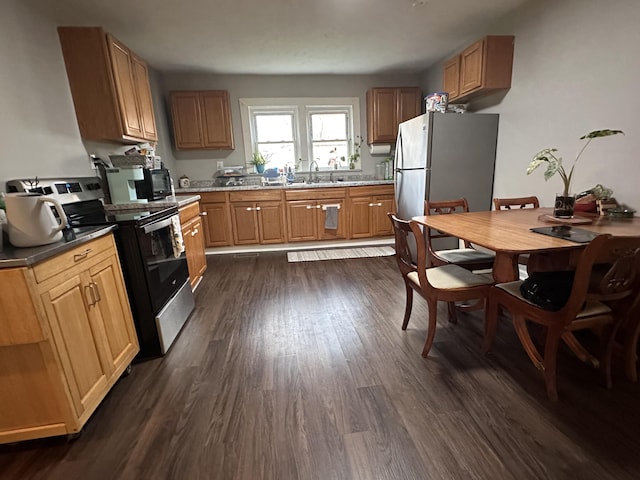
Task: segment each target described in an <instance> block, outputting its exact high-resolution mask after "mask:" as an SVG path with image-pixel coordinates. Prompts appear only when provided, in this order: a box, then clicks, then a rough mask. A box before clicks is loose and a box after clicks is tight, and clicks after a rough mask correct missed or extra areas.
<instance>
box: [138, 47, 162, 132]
mask: <svg viewBox="0 0 640 480" xmlns="http://www.w3.org/2000/svg"><path fill="white" fill-rule="evenodd" d="M131 62H132V63H131V65H132V69H133V81H134V83H135V90H136V94H137V96H138V102H139V107H140V122H141V125H142V137H143V138H144V139H145V140H150V141H156V140H157V139H158V134H157V131H156V119H155V117H154V116H153V100H152V99H151V86H150V85H149V71H148V70H147V64H146V63H144V61H143V60H142V59H141V58H139V57H137V56H136V55H134V54H133V53H131Z"/></svg>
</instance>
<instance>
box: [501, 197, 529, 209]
mask: <svg viewBox="0 0 640 480" xmlns="http://www.w3.org/2000/svg"><path fill="white" fill-rule="evenodd" d="M493 205H494V206H495V207H496V210H511V209H512V208H540V202H539V201H538V197H535V196H532V197H518V198H494V199H493Z"/></svg>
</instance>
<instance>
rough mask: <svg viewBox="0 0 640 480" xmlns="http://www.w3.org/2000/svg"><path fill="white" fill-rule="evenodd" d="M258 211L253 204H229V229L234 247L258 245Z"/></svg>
mask: <svg viewBox="0 0 640 480" xmlns="http://www.w3.org/2000/svg"><path fill="white" fill-rule="evenodd" d="M257 214H258V210H257V206H256V205H255V203H247V202H233V203H231V229H232V230H233V241H234V243H235V244H236V245H247V244H252V243H260V236H259V234H258V215H257Z"/></svg>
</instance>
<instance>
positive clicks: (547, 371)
mask: <svg viewBox="0 0 640 480" xmlns="http://www.w3.org/2000/svg"><path fill="white" fill-rule="evenodd" d="M559 345H560V332H559V331H556V330H553V331H552V330H551V329H549V332H548V333H547V342H546V344H545V346H544V383H545V384H546V386H547V397H549V400H551V401H552V402H557V401H558V384H557V383H558V382H557V378H556V369H557V360H558V347H559Z"/></svg>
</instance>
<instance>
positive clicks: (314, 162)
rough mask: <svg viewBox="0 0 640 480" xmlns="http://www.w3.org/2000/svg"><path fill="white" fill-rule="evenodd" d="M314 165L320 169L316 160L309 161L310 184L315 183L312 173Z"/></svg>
mask: <svg viewBox="0 0 640 480" xmlns="http://www.w3.org/2000/svg"><path fill="white" fill-rule="evenodd" d="M314 164H315V166H316V170H317V169H318V162H316V161H315V160H311V161H309V181H308V183H313V174H312V173H311V172H312V169H313V165H314ZM316 178H318V175H317V174H316Z"/></svg>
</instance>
